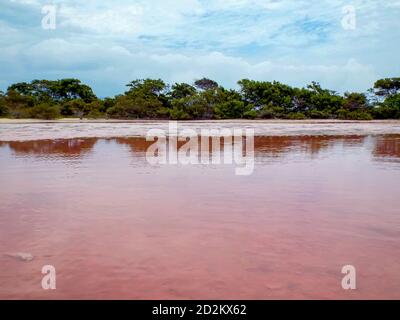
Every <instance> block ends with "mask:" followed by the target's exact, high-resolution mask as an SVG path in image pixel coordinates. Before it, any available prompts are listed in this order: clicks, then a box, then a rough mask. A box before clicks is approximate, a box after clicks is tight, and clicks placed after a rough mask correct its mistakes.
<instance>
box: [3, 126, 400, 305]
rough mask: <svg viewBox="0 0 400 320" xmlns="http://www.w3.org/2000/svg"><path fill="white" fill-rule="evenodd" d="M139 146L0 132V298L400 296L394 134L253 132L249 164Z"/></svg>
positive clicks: (399, 157)
mask: <svg viewBox="0 0 400 320" xmlns="http://www.w3.org/2000/svg"><path fill="white" fill-rule="evenodd" d="M3 134H4V130H3V132H2V135H3ZM35 134H36V133H35ZM28 140H29V139H28ZM148 145H149V143H148V142H146V141H145V140H144V139H143V138H139V137H138V138H127V137H125V138H109V139H104V138H101V139H98V138H86V139H66V140H56V139H52V140H41V141H10V142H0V298H3V299H16V298H26V299H36V298H49V299H64V298H77V299H83V298H93V299H104V298H109V299H117V298H119V299H192V298H193V299H271V298H288V299H292V298H300V299H303V298H311V299H316V298H322V299H329V298H339V299H356V298H362V299H369V298H378V299H383V298H388V299H393V298H396V299H399V298H400V216H399V207H400V197H399V193H398V190H399V186H400V135H345V136H343V135H341V136H337V135H319V136H286V137H283V136H270V137H266V136H264V137H257V138H256V139H255V157H256V164H255V170H254V173H253V174H252V175H250V176H236V175H235V174H234V170H233V166H232V165H220V166H219V165H210V166H207V165H187V166H184V165H159V166H152V165H150V164H149V163H148V162H147V161H146V158H145V151H146V149H147V147H148ZM19 252H24V253H29V254H31V255H32V256H33V260H30V261H24V260H21V259H16V258H15V257H13V253H19ZM48 264H50V265H54V266H55V268H56V270H57V289H56V290H54V291H44V290H43V289H42V288H41V279H42V274H41V269H42V266H44V265H48ZM349 264H350V265H354V266H355V267H356V269H357V290H355V291H345V290H343V289H342V288H341V281H342V277H343V276H344V275H342V274H341V268H342V267H343V266H344V265H349Z"/></svg>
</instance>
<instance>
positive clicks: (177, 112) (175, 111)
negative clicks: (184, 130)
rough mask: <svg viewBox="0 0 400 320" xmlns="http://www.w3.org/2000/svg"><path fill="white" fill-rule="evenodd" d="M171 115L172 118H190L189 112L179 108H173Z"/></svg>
mask: <svg viewBox="0 0 400 320" xmlns="http://www.w3.org/2000/svg"><path fill="white" fill-rule="evenodd" d="M169 116H170V118H171V119H172V120H190V115H189V114H188V113H187V112H185V111H183V110H180V109H177V108H173V109H171V110H170V112H169Z"/></svg>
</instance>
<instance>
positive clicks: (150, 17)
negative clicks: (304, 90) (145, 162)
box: [0, 0, 400, 97]
mask: <svg viewBox="0 0 400 320" xmlns="http://www.w3.org/2000/svg"><path fill="white" fill-rule="evenodd" d="M0 4H1V6H0V90H3V91H4V90H5V89H6V88H7V86H8V85H9V84H10V83H14V82H20V81H31V80H33V79H59V78H64V77H74V78H79V79H81V80H83V81H84V82H85V83H87V84H89V85H91V86H92V87H93V88H94V90H95V92H96V93H97V94H98V95H99V96H100V97H104V96H110V95H114V94H117V93H121V92H123V91H124V90H125V84H126V83H128V82H129V81H131V80H133V79H136V78H145V77H153V78H162V79H164V80H165V81H167V82H178V81H179V82H181V81H185V82H192V81H193V80H194V79H196V78H200V77H203V76H207V77H210V78H212V79H215V80H217V81H218V82H219V83H220V84H223V85H225V86H227V87H232V88H235V87H236V82H237V80H239V79H242V78H251V79H257V80H268V81H272V80H279V81H282V82H285V83H288V84H291V85H296V86H305V85H306V84H308V83H310V82H311V81H313V80H316V81H319V82H320V83H321V84H322V85H323V86H324V87H328V88H331V89H334V90H337V91H339V92H343V91H344V90H346V89H350V90H354V91H365V90H367V89H368V88H370V87H371V86H372V84H373V82H374V81H375V80H376V79H378V78H382V77H393V76H400V53H399V52H400V18H399V17H400V0H390V1H389V0H353V1H345V0H308V1H305V0H113V1H104V0H53V1H52V0H0ZM48 5H53V6H55V8H56V25H55V26H56V28H55V29H48V26H49V23H51V19H50V20H49V19H47V18H49V17H50V18H51V15H50V16H48V15H47V13H48V12H49V11H48V7H46V6H48ZM346 6H347V7H346ZM348 6H352V7H350V8H348ZM351 8H354V10H355V17H356V20H354V19H353V13H352V12H353V11H352V9H351ZM354 22H355V24H354ZM43 25H44V26H45V27H43ZM46 26H47V27H46Z"/></svg>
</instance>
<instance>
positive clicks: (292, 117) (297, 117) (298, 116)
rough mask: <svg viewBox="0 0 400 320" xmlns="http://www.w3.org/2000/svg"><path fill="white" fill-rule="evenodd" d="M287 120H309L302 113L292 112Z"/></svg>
mask: <svg viewBox="0 0 400 320" xmlns="http://www.w3.org/2000/svg"><path fill="white" fill-rule="evenodd" d="M287 118H288V119H290V120H305V119H307V117H306V115H305V114H304V113H301V112H292V113H289V114H288V115H287Z"/></svg>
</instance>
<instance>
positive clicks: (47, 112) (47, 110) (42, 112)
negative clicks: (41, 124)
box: [29, 103, 60, 120]
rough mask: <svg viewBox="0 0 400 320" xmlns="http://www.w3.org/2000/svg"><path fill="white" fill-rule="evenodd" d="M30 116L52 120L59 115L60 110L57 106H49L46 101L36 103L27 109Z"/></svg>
mask: <svg viewBox="0 0 400 320" xmlns="http://www.w3.org/2000/svg"><path fill="white" fill-rule="evenodd" d="M29 114H30V117H31V118H34V119H44V120H52V119H56V118H59V117H60V110H59V107H58V106H50V105H48V104H46V103H41V104H38V105H37V106H34V107H32V108H30V109H29Z"/></svg>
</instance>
